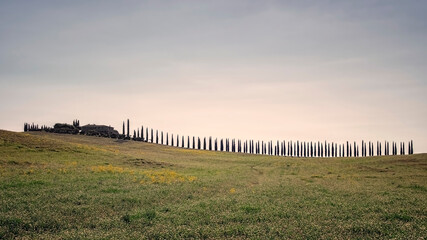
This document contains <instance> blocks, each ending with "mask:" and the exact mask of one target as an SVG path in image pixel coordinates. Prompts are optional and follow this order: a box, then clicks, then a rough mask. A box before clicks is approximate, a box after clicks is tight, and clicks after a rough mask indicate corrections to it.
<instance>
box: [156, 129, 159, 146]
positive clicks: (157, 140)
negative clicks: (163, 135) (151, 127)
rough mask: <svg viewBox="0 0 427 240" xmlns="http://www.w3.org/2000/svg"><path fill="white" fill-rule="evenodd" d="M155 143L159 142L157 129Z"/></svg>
mask: <svg viewBox="0 0 427 240" xmlns="http://www.w3.org/2000/svg"><path fill="white" fill-rule="evenodd" d="M156 144H159V130H156Z"/></svg>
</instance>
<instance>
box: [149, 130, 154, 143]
mask: <svg viewBox="0 0 427 240" xmlns="http://www.w3.org/2000/svg"><path fill="white" fill-rule="evenodd" d="M150 130H151V143H153V142H154V133H153V129H152V128H151V129H150Z"/></svg>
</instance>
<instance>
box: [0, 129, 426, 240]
mask: <svg viewBox="0 0 427 240" xmlns="http://www.w3.org/2000/svg"><path fill="white" fill-rule="evenodd" d="M0 196H1V197H0V238H1V239H12V238H49V239H50V238H91V239H92V238H126V239H128V238H137V239H139V238H208V239H209V238H211V239H218V238H304V239H305V238H320V239H322V238H324V239H326V238H339V239H342V238H363V239H366V238H413V239H414V238H421V237H425V235H426V234H425V233H426V225H427V219H426V216H427V212H426V209H427V200H426V199H427V154H415V155H405V156H380V157H363V158H361V157H359V158H293V157H279V156H260V155H249V154H243V153H228V152H214V151H204V150H191V149H183V148H175V147H168V146H162V145H157V144H151V143H146V142H136V141H125V140H117V139H111V138H100V137H92V136H82V135H65V134H54V133H45V132H27V133H16V132H9V131H3V130H0Z"/></svg>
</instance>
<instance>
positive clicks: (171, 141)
mask: <svg viewBox="0 0 427 240" xmlns="http://www.w3.org/2000/svg"><path fill="white" fill-rule="evenodd" d="M171 146H172V147H173V146H174V144H173V133H172V134H171Z"/></svg>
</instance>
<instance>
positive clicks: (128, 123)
mask: <svg viewBox="0 0 427 240" xmlns="http://www.w3.org/2000/svg"><path fill="white" fill-rule="evenodd" d="M129 128H130V127H129V119H128V133H127V137H128V138H129Z"/></svg>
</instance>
